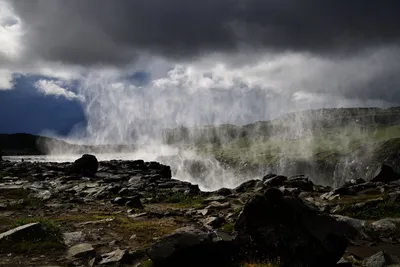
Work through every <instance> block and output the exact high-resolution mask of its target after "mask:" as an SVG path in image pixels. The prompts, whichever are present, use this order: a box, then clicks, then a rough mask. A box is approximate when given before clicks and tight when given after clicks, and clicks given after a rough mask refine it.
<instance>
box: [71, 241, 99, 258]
mask: <svg viewBox="0 0 400 267" xmlns="http://www.w3.org/2000/svg"><path fill="white" fill-rule="evenodd" d="M68 256H69V257H71V258H85V259H88V258H94V257H96V251H95V250H94V248H93V246H92V245H91V244H88V243H82V244H78V245H75V246H73V247H71V248H70V249H69V250H68Z"/></svg>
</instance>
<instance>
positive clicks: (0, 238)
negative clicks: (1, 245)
mask: <svg viewBox="0 0 400 267" xmlns="http://www.w3.org/2000/svg"><path fill="white" fill-rule="evenodd" d="M45 233H46V229H45V228H44V227H43V226H42V225H41V224H40V223H30V224H25V225H22V226H19V227H17V228H14V229H11V230H9V231H7V232H4V233H1V234H0V242H6V241H13V242H18V241H21V240H24V241H28V240H29V241H34V240H36V239H37V238H40V237H42V236H44V235H45Z"/></svg>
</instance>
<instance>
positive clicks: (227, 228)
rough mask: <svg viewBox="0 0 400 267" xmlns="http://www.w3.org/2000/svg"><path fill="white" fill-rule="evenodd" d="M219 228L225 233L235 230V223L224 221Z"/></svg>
mask: <svg viewBox="0 0 400 267" xmlns="http://www.w3.org/2000/svg"><path fill="white" fill-rule="evenodd" d="M220 230H222V231H224V232H227V233H232V232H234V231H235V225H234V224H233V223H225V224H224V225H222V227H221V228H220Z"/></svg>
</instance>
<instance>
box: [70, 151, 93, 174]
mask: <svg viewBox="0 0 400 267" xmlns="http://www.w3.org/2000/svg"><path fill="white" fill-rule="evenodd" d="M98 168H99V162H98V161H97V158H96V157H95V156H94V155H90V154H85V155H83V156H82V157H81V158H79V159H77V160H75V162H74V163H73V164H72V167H71V172H73V173H75V174H81V175H85V176H90V177H92V176H94V175H95V174H96V172H97V170H98Z"/></svg>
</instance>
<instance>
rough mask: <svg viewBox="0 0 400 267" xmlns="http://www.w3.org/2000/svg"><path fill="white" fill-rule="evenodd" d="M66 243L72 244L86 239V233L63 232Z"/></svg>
mask: <svg viewBox="0 0 400 267" xmlns="http://www.w3.org/2000/svg"><path fill="white" fill-rule="evenodd" d="M63 239H64V244H65V245H67V246H72V245H76V244H79V243H81V242H83V241H85V235H84V234H83V232H80V231H79V232H69V233H64V234H63Z"/></svg>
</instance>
